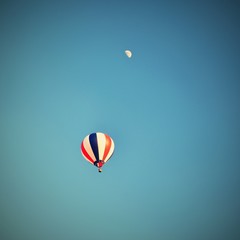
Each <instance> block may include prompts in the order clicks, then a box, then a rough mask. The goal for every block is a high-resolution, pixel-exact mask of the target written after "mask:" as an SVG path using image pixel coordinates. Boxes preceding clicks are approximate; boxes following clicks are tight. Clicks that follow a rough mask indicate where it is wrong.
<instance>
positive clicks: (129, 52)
mask: <svg viewBox="0 0 240 240" xmlns="http://www.w3.org/2000/svg"><path fill="white" fill-rule="evenodd" d="M125 54H126V55H127V57H128V58H131V57H132V52H131V51H130V50H126V51H125Z"/></svg>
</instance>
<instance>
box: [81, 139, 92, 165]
mask: <svg viewBox="0 0 240 240" xmlns="http://www.w3.org/2000/svg"><path fill="white" fill-rule="evenodd" d="M81 150H82V153H83V155H84V156H85V157H86V158H87V159H88V160H89V161H90V162H91V163H92V164H94V160H93V159H92V158H91V157H90V156H89V154H88V153H87V151H86V149H85V148H84V146H83V142H82V144H81Z"/></svg>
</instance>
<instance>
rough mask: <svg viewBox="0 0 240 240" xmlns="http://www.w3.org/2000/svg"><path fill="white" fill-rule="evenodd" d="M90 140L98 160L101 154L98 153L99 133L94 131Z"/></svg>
mask: <svg viewBox="0 0 240 240" xmlns="http://www.w3.org/2000/svg"><path fill="white" fill-rule="evenodd" d="M89 142H90V145H91V147H92V150H93V153H94V155H95V158H96V160H97V161H98V160H99V155H98V142H97V134H96V133H92V134H90V135H89Z"/></svg>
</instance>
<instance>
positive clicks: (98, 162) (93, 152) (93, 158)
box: [81, 132, 114, 172]
mask: <svg viewBox="0 0 240 240" xmlns="http://www.w3.org/2000/svg"><path fill="white" fill-rule="evenodd" d="M113 151H114V142H113V140H112V138H111V137H109V136H108V135H107V134H105V133H100V132H97V133H92V134H89V135H88V136H86V137H85V138H84V139H83V141H82V143H81V152H82V155H83V157H84V158H85V159H86V160H87V161H88V162H90V163H91V164H93V165H95V166H96V167H97V168H98V171H99V172H101V171H102V169H101V167H102V166H103V165H104V164H105V163H106V162H107V161H108V160H109V159H110V158H111V156H112V154H113Z"/></svg>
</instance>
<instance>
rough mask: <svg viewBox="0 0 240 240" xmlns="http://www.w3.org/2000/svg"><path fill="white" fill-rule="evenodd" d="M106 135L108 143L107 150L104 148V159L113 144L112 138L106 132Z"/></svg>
mask: <svg viewBox="0 0 240 240" xmlns="http://www.w3.org/2000/svg"><path fill="white" fill-rule="evenodd" d="M104 135H105V137H106V144H105V150H104V154H103V161H104V160H105V158H106V157H107V155H108V153H109V151H110V148H111V145H112V140H111V138H110V137H109V136H108V135H107V134H104Z"/></svg>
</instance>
